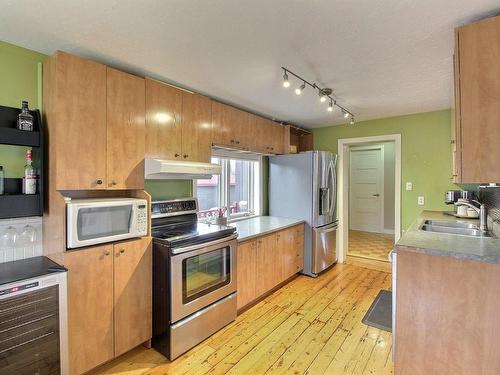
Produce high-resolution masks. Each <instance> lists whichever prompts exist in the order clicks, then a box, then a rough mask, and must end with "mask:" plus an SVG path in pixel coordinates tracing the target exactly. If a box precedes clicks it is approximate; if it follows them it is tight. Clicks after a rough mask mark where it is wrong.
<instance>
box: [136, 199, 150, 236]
mask: <svg viewBox="0 0 500 375" xmlns="http://www.w3.org/2000/svg"><path fill="white" fill-rule="evenodd" d="M137 231H138V232H139V233H138V234H139V235H146V234H147V233H148V206H147V205H146V204H140V205H138V206H137Z"/></svg>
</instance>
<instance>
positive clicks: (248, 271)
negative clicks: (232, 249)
mask: <svg viewBox="0 0 500 375" xmlns="http://www.w3.org/2000/svg"><path fill="white" fill-rule="evenodd" d="M237 254H238V256H237V258H238V260H237V264H238V268H237V274H238V276H237V279H238V303H237V306H238V309H240V308H241V307H243V306H245V305H247V304H248V303H250V302H252V301H253V300H254V299H255V298H256V297H257V295H256V293H255V290H256V289H255V281H256V280H255V279H256V277H257V273H256V259H257V241H248V242H243V243H241V244H238V250H237Z"/></svg>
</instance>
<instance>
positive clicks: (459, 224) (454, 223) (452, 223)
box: [424, 220, 479, 229]
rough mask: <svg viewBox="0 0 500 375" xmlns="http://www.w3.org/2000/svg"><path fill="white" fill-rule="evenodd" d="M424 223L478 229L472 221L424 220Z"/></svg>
mask: <svg viewBox="0 0 500 375" xmlns="http://www.w3.org/2000/svg"><path fill="white" fill-rule="evenodd" d="M424 225H432V226H436V227H447V228H468V229H479V226H477V225H476V224H472V223H464V222H461V221H442V220H426V221H424Z"/></svg>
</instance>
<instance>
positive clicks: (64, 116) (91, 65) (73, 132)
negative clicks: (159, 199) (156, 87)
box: [44, 52, 106, 190]
mask: <svg viewBox="0 0 500 375" xmlns="http://www.w3.org/2000/svg"><path fill="white" fill-rule="evenodd" d="M45 68H46V72H45V74H44V82H45V86H46V87H44V90H45V93H46V94H47V95H46V96H47V98H46V100H47V104H48V105H49V107H50V108H51V109H50V110H51V111H52V112H53V115H54V116H53V119H54V121H53V123H51V124H49V137H50V139H51V143H50V147H55V148H56V150H55V151H56V152H55V156H56V157H55V159H56V160H54V161H53V162H51V165H55V173H54V175H55V181H56V183H55V185H56V186H55V188H56V189H57V190H89V189H105V188H106V66H104V65H101V64H98V63H95V62H92V61H89V60H84V59H81V58H79V57H76V56H72V55H70V54H67V53H64V52H57V54H56V55H55V56H54V57H52V58H50V59H49V60H48V61H47V62H46V63H45ZM49 101H50V104H49V103H48V102H49Z"/></svg>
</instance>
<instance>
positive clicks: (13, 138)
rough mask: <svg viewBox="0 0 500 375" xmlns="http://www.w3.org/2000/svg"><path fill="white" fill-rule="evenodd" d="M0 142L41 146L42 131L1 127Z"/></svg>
mask: <svg viewBox="0 0 500 375" xmlns="http://www.w3.org/2000/svg"><path fill="white" fill-rule="evenodd" d="M0 144H4V145H13V146H27V147H40V132H35V131H33V132H29V131H25V130H19V129H12V128H5V127H0Z"/></svg>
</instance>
